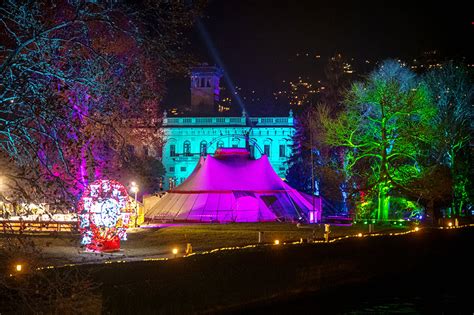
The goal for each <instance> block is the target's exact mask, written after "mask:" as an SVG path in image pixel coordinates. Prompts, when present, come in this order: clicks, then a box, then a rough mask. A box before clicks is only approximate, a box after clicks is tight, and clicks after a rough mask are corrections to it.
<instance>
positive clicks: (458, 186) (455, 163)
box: [424, 62, 474, 216]
mask: <svg viewBox="0 0 474 315" xmlns="http://www.w3.org/2000/svg"><path fill="white" fill-rule="evenodd" d="M424 80H425V82H426V83H427V85H428V87H429V88H430V91H431V93H432V94H433V99H434V102H435V104H436V106H437V108H438V112H437V115H436V116H435V120H434V122H435V125H436V138H435V141H434V142H433V147H432V156H433V158H434V159H435V160H436V161H437V163H440V164H442V165H445V166H447V167H448V168H449V169H450V170H451V177H452V180H453V187H452V189H450V191H452V193H453V196H452V204H451V215H454V216H459V215H464V214H466V213H463V210H466V209H467V207H466V206H467V205H468V204H469V203H471V204H472V199H471V200H470V198H472V196H469V191H472V189H473V187H472V181H471V179H472V178H473V177H474V174H473V169H472V162H471V161H472V152H471V151H470V149H469V145H470V144H472V139H473V133H474V123H473V121H474V117H473V107H472V106H473V105H472V104H473V100H474V98H473V97H474V83H473V81H472V79H471V75H470V73H469V71H468V69H467V68H466V67H465V66H463V65H457V64H455V63H453V62H449V63H447V64H444V65H443V66H442V67H441V68H439V69H435V70H432V71H430V72H429V73H428V74H427V75H426V76H425V78H424Z"/></svg>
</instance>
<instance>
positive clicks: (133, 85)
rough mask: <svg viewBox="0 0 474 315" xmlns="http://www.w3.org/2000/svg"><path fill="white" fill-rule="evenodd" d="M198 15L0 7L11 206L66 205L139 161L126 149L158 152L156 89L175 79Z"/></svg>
mask: <svg viewBox="0 0 474 315" xmlns="http://www.w3.org/2000/svg"><path fill="white" fill-rule="evenodd" d="M195 9H196V8H195V7H186V6H185V5H183V4H180V3H177V2H176V3H174V2H169V1H162V2H161V1H158V2H154V1H153V2H151V1H143V2H140V3H139V4H132V3H125V2H119V3H116V4H106V2H98V3H92V2H87V1H86V2H82V1H79V2H70V1H52V2H50V1H38V2H26V1H25V2H22V1H6V2H4V3H3V4H2V5H1V7H0V38H1V43H2V44H1V45H0V80H1V81H0V150H1V153H2V154H1V157H2V160H3V162H2V164H3V165H8V166H6V167H5V168H4V169H3V170H2V173H3V174H2V175H3V177H4V178H5V181H6V182H8V188H9V190H10V192H12V191H16V192H18V194H10V195H9V199H8V200H13V199H15V198H20V199H25V198H27V197H28V199H30V200H32V199H33V200H34V199H38V198H39V197H44V196H46V198H47V199H49V200H48V201H49V202H54V201H55V200H58V201H59V202H60V203H61V204H63V205H65V204H69V205H70V204H71V202H74V201H75V200H76V198H77V196H78V194H79V192H80V191H81V190H82V189H83V188H84V187H85V185H86V184H87V182H88V181H89V180H93V179H95V178H97V177H108V176H114V174H115V173H116V172H117V171H118V170H119V169H120V168H121V167H122V164H123V163H124V162H126V161H127V160H130V159H134V158H137V157H136V156H134V155H133V152H130V151H129V150H127V144H130V143H140V144H142V143H144V144H149V143H159V141H160V133H159V132H158V130H159V123H160V119H159V117H160V115H159V108H158V102H159V100H160V99H161V97H162V96H163V93H164V85H163V82H164V79H165V77H166V75H167V74H168V73H170V72H171V71H180V70H182V64H183V63H182V62H180V60H184V59H183V58H182V57H183V51H184V50H183V47H182V42H183V41H181V40H180V36H181V32H180V29H181V28H183V27H186V26H188V25H189V24H190V23H191V22H192V21H193V20H194V16H195ZM130 127H133V128H130ZM138 127H139V128H138ZM4 197H5V196H3V197H2V198H3V199H5V198H4ZM66 201H68V202H67V203H65V202H66Z"/></svg>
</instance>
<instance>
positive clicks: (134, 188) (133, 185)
mask: <svg viewBox="0 0 474 315" xmlns="http://www.w3.org/2000/svg"><path fill="white" fill-rule="evenodd" d="M130 190H131V192H132V193H135V227H137V220H138V200H137V193H138V186H137V183H135V182H132V187H131V188H130Z"/></svg>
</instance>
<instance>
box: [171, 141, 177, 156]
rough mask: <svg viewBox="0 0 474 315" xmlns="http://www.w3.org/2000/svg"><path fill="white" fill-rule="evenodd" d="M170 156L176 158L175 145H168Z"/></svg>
mask: <svg viewBox="0 0 474 315" xmlns="http://www.w3.org/2000/svg"><path fill="white" fill-rule="evenodd" d="M170 156H176V144H170Z"/></svg>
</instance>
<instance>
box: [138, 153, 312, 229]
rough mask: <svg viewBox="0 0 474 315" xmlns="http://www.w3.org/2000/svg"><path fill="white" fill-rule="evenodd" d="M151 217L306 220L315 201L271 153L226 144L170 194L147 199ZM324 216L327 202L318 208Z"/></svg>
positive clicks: (181, 219)
mask: <svg viewBox="0 0 474 315" xmlns="http://www.w3.org/2000/svg"><path fill="white" fill-rule="evenodd" d="M144 203H145V217H146V219H148V220H178V221H198V222H212V221H219V222H258V221H306V220H307V219H308V217H309V211H312V210H313V209H312V207H313V205H312V204H311V202H308V200H307V199H306V198H305V197H304V196H303V194H301V193H300V192H298V191H296V190H295V189H293V188H291V187H290V186H288V184H286V183H285V182H284V181H283V180H282V179H281V178H280V177H279V176H278V175H277V174H276V173H275V171H274V170H273V168H272V166H271V165H270V162H269V161H268V158H267V156H265V155H263V156H262V157H261V158H260V159H257V160H255V159H251V158H250V155H249V154H248V151H246V150H245V149H239V148H221V149H220V150H218V151H217V152H216V154H215V156H211V155H208V156H207V157H206V158H204V157H201V159H200V161H199V163H198V164H197V166H196V168H195V169H194V171H193V173H192V174H191V175H190V176H189V177H188V178H187V179H186V180H185V181H184V182H183V183H182V184H181V185H179V186H178V187H176V188H175V189H173V190H171V191H169V192H168V193H167V194H166V195H165V196H164V197H162V198H160V197H149V198H147V199H145V201H144ZM314 210H315V211H316V217H318V218H320V216H321V205H320V202H319V198H318V202H317V206H316V208H315V209H314Z"/></svg>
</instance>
